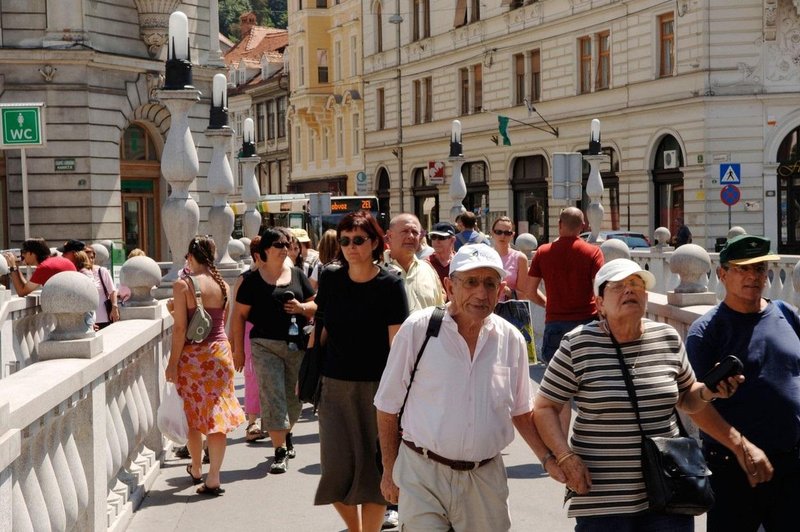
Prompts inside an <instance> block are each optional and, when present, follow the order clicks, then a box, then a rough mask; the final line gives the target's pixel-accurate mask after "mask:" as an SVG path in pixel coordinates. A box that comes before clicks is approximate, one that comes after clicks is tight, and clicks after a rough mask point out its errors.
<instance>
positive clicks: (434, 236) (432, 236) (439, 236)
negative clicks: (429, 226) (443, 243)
mask: <svg viewBox="0 0 800 532" xmlns="http://www.w3.org/2000/svg"><path fill="white" fill-rule="evenodd" d="M450 238H452V237H450V236H443V235H431V240H450Z"/></svg>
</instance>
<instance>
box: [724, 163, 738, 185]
mask: <svg viewBox="0 0 800 532" xmlns="http://www.w3.org/2000/svg"><path fill="white" fill-rule="evenodd" d="M741 183H742V165H741V164H739V163H722V164H720V165H719V184H720V185H723V186H724V185H740V184H741Z"/></svg>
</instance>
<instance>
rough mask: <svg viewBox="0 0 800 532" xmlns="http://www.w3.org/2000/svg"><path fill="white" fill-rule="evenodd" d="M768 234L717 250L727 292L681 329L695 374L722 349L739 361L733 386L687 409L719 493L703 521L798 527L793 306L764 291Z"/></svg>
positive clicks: (799, 421) (799, 409)
mask: <svg viewBox="0 0 800 532" xmlns="http://www.w3.org/2000/svg"><path fill="white" fill-rule="evenodd" d="M769 248H770V241H769V239H767V238H763V237H760V236H753V235H740V236H737V237H735V238H732V239H731V240H729V241H728V243H727V244H726V246H725V248H723V249H722V251H721V252H720V255H719V258H720V264H721V265H720V266H719V268H717V276H718V277H719V280H720V282H721V283H722V284H723V285H724V286H725V299H724V300H723V302H722V303H720V304H719V305H717V306H716V307H714V308H713V309H711V310H710V311H708V312H707V313H706V314H705V315H704V316H703V317H701V318H699V319H698V320H697V321H695V322H694V323H693V324H692V326H691V328H690V329H689V334H688V336H687V338H686V350H687V351H688V354H689V360H690V361H691V363H692V366H693V368H694V370H695V373H696V374H697V376H698V378H702V376H703V375H705V373H707V372H708V371H709V370H710V369H711V368H712V367H713V366H714V365H716V364H717V363H718V362H719V361H720V360H722V359H723V358H724V357H726V356H727V355H735V356H737V357H738V358H739V359H740V360H741V361H742V362H743V363H744V376H745V381H744V383H742V384H741V385H740V386H739V389H738V391H737V393H736V394H735V395H734V396H732V397H730V398H728V399H724V400H719V401H717V402H715V403H714V407H710V408H705V409H704V410H702V411H701V412H700V413H698V414H695V415H694V416H692V417H693V418H694V420H695V421H696V422H697V424H698V425H699V426H700V428H701V430H702V433H701V436H702V439H703V449H704V452H705V454H706V458H707V460H708V465H709V467H710V468H711V470H712V472H713V473H714V474H713V475H712V477H711V482H712V486H713V488H714V494H715V498H716V503H715V504H714V507H713V508H712V509H711V511H710V512H709V513H708V521H707V523H708V530H709V531H710V532H715V531H723V530H724V531H726V532H729V531H731V530H736V531H743V532H746V531H754V532H755V531H756V530H758V528H759V526H761V525H763V526H764V528H765V529H766V530H767V531H772V530H780V531H783V530H796V529H797V528H796V527H797V518H798V514H797V509H796V507H797V505H798V503H800V447H799V445H800V338H798V333H799V332H800V316H798V313H797V309H795V308H794V307H792V306H790V305H788V304H786V303H784V302H783V301H777V300H776V301H770V300H768V299H765V298H763V297H762V294H763V291H764V288H765V287H766V285H767V273H768V271H769V268H768V262H769V261H772V260H777V259H778V258H779V257H778V256H777V255H772V254H770V252H769Z"/></svg>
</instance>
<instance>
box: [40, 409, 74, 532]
mask: <svg viewBox="0 0 800 532" xmlns="http://www.w3.org/2000/svg"><path fill="white" fill-rule="evenodd" d="M64 418H65V414H64V412H63V410H62V411H60V412H59V414H58V417H57V419H56V420H55V421H54V423H53V424H52V425H53V426H52V427H51V429H50V434H49V435H48V442H47V448H48V449H49V452H50V459H51V461H52V463H53V470H54V472H55V476H56V481H57V482H58V488H59V493H60V498H61V501H62V504H63V506H64V517H65V522H66V528H65V529H66V530H72V529H74V528H75V525H76V524H77V522H78V517H79V516H80V509H81V506H80V505H79V503H78V494H77V490H76V489H75V483H74V481H73V479H72V474H71V472H70V469H69V461H68V460H67V454H66V452H65V450H64V443H63V439H64V432H65V421H64Z"/></svg>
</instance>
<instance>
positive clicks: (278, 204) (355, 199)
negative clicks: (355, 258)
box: [233, 193, 388, 246]
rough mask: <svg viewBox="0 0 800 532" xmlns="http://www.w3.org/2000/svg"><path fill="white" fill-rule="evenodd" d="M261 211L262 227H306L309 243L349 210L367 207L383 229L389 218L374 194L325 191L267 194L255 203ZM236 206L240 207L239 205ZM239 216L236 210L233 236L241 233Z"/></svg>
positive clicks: (317, 240)
mask: <svg viewBox="0 0 800 532" xmlns="http://www.w3.org/2000/svg"><path fill="white" fill-rule="evenodd" d="M256 208H257V209H258V211H259V212H260V213H261V230H264V229H265V228H267V227H271V226H272V227H291V228H294V227H299V228H303V229H305V230H306V231H308V234H309V236H310V237H311V240H312V244H313V245H315V246H316V244H317V242H319V237H320V236H321V235H322V233H323V232H325V231H326V230H328V229H336V225H337V224H338V223H339V220H341V219H342V217H343V216H344V215H345V214H347V213H349V212H352V211H357V210H361V209H363V210H365V211H369V212H370V213H371V214H372V216H374V217H375V219H376V220H378V223H379V224H380V225H381V227H382V228H383V229H384V230H385V229H386V226H387V224H388V220H385V219H384V218H385V216H382V215H381V213H380V208H379V204H378V198H377V197H375V196H331V195H330V194H326V193H308V194H269V195H266V196H262V197H261V199H260V200H259V201H258V203H257V204H256ZM238 210H242V209H241V207H240V208H239V209H238ZM241 220H242V216H241V214H237V216H236V222H235V226H234V232H233V237H234V238H240V237H241V236H242V222H241Z"/></svg>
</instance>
